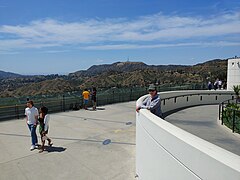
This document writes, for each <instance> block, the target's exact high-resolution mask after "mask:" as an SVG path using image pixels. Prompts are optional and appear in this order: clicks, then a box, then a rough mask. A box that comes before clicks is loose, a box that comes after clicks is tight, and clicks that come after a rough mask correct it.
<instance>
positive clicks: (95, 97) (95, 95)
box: [91, 87, 97, 111]
mask: <svg viewBox="0 0 240 180" xmlns="http://www.w3.org/2000/svg"><path fill="white" fill-rule="evenodd" d="M91 96H92V103H93V110H94V111H96V108H97V89H96V88H95V87H93V88H92V92H91Z"/></svg>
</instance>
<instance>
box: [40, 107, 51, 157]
mask: <svg viewBox="0 0 240 180" xmlns="http://www.w3.org/2000/svg"><path fill="white" fill-rule="evenodd" d="M39 112H40V113H39V119H38V121H39V133H40V135H41V140H42V145H41V147H40V151H39V153H42V152H43V151H44V145H45V141H46V140H47V141H48V145H49V146H52V145H53V143H52V140H51V139H50V138H49V137H47V134H48V129H49V119H50V116H49V115H48V108H47V107H44V106H43V107H41V108H40V110H39Z"/></svg>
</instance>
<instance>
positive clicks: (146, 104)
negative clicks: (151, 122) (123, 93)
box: [136, 84, 162, 118]
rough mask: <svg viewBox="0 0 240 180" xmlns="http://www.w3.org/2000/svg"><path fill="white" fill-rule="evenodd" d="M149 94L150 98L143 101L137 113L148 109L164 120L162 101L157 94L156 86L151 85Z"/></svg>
mask: <svg viewBox="0 0 240 180" xmlns="http://www.w3.org/2000/svg"><path fill="white" fill-rule="evenodd" d="M148 92H149V94H150V96H149V97H147V98H146V99H145V100H144V101H143V103H142V105H141V106H138V107H137V109H136V111H137V112H139V110H140V109H148V110H150V111H151V113H153V114H155V115H156V116H158V117H160V118H162V110H161V99H160V96H159V95H158V93H157V88H156V86H155V85H153V84H151V85H150V86H149V88H148Z"/></svg>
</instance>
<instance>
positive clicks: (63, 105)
mask: <svg viewBox="0 0 240 180" xmlns="http://www.w3.org/2000/svg"><path fill="white" fill-rule="evenodd" d="M62 110H63V112H65V95H63V96H62Z"/></svg>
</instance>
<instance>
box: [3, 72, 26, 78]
mask: <svg viewBox="0 0 240 180" xmlns="http://www.w3.org/2000/svg"><path fill="white" fill-rule="evenodd" d="M17 77H22V75H20V74H15V73H11V72H5V71H1V70H0V79H3V78H17Z"/></svg>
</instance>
